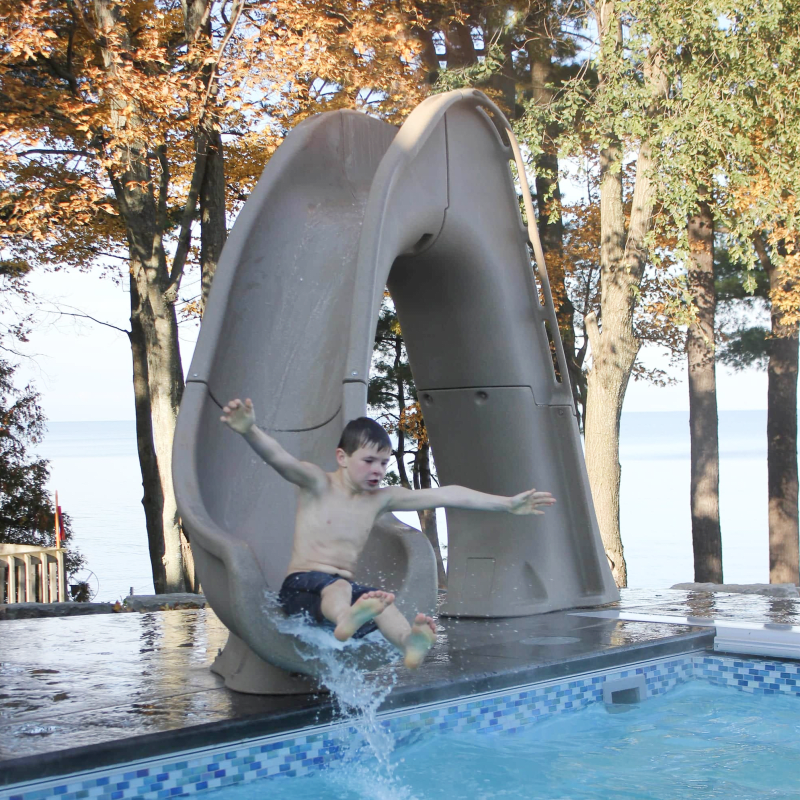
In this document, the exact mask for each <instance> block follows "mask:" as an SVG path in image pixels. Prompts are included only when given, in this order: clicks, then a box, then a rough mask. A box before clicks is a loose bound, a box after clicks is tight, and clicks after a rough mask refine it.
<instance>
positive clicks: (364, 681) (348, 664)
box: [277, 616, 416, 800]
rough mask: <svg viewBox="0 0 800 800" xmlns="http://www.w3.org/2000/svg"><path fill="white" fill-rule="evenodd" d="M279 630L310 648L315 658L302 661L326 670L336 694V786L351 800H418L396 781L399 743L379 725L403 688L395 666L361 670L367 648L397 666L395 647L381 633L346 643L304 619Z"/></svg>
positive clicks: (322, 677) (324, 680) (332, 771)
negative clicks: (395, 692)
mask: <svg viewBox="0 0 800 800" xmlns="http://www.w3.org/2000/svg"><path fill="white" fill-rule="evenodd" d="M277 627H278V629H279V630H280V631H281V632H282V633H287V634H290V635H292V636H295V637H297V638H298V639H299V640H300V641H301V642H303V643H304V644H305V645H307V646H308V650H309V651H310V652H309V653H308V655H304V654H303V653H301V655H302V657H303V658H305V659H306V660H309V661H310V660H312V659H313V660H315V661H316V662H317V664H318V665H321V667H322V669H321V670H320V671H319V673H318V674H317V676H316V677H317V679H318V680H319V682H320V684H322V685H323V686H324V687H325V688H326V689H328V691H329V692H330V694H331V700H332V701H333V705H334V718H335V720H336V722H337V723H339V724H338V726H337V728H336V729H335V730H334V732H333V735H334V737H335V738H336V739H337V744H338V745H339V747H340V752H341V760H340V761H338V762H335V763H334V764H333V765H332V766H331V767H330V768H329V770H328V778H329V779H330V780H331V782H332V783H333V784H334V785H335V786H336V787H337V788H339V789H341V790H343V791H345V792H346V793H347V795H348V796H350V797H353V796H355V797H364V798H371V799H372V800H416V798H415V796H414V795H413V794H412V792H411V790H410V789H408V788H407V787H405V786H403V785H402V784H401V783H400V782H399V781H398V780H397V778H396V777H395V776H394V769H395V765H394V763H393V760H392V754H393V752H394V748H395V739H394V736H393V734H392V733H391V731H390V730H389V728H388V727H386V726H384V725H381V723H380V721H379V720H378V709H379V708H380V706H381V705H382V703H383V701H384V700H385V699H386V697H387V696H388V695H389V693H390V692H391V691H392V689H393V688H394V686H395V684H396V683H397V673H396V670H395V668H394V666H390V667H389V668H388V669H385V670H381V671H380V672H379V673H374V672H373V673H369V672H365V671H363V670H361V669H359V667H358V660H359V659H358V653H359V651H360V650H361V649H362V648H365V647H366V648H370V649H371V650H372V651H373V652H374V651H375V650H376V649H378V650H379V651H380V650H383V651H384V652H385V655H386V661H387V663H389V664H390V663H391V662H392V661H397V660H398V658H399V653H398V651H397V650H396V648H395V647H394V645H392V644H391V643H390V642H388V641H387V640H386V639H384V638H383V636H382V635H381V633H380V632H379V631H374V632H373V633H370V634H368V635H367V636H365V637H364V638H362V639H348V640H347V641H346V642H340V641H339V640H338V639H336V638H335V637H334V635H333V632H332V631H330V630H328V629H326V628H324V627H322V626H320V625H318V624H316V623H314V622H312V621H309V620H308V619H307V618H304V617H300V616H294V617H287V618H284V619H281V620H279V621H278V623H277Z"/></svg>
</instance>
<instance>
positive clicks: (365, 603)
mask: <svg viewBox="0 0 800 800" xmlns="http://www.w3.org/2000/svg"><path fill="white" fill-rule="evenodd" d="M393 602H394V595H393V594H392V593H391V592H380V591H375V592H365V593H364V594H362V595H361V597H359V598H358V600H356V602H355V603H353V605H352V606H350V608H349V609H348V610H347V613H346V614H345V616H344V618H343V619H341V620H340V621H339V624H338V625H337V626H336V628H335V630H334V631H333V635H334V636H335V637H336V638H337V639H338V640H339V641H340V642H344V641H347V639H349V638H350V637H351V636H352V635H353V634H354V633H355V632H356V631H357V630H358V629H359V628H360V627H361V626H362V625H364V624H365V623H367V622H369V621H370V620H371V619H375V617H377V616H378V614H381V613H382V612H383V610H384V609H385V608H386V606H388V605H391V604H392V603H393Z"/></svg>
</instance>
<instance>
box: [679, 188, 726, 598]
mask: <svg viewBox="0 0 800 800" xmlns="http://www.w3.org/2000/svg"><path fill="white" fill-rule="evenodd" d="M687 232H688V236H689V248H690V251H691V262H690V265H689V291H690V292H691V295H692V301H693V303H694V306H695V310H696V315H697V316H696V318H695V321H694V322H693V323H692V324H691V325H690V326H689V330H688V331H687V337H686V356H687V361H688V370H689V430H690V435H691V508H692V547H693V549H694V579H695V581H697V582H698V583H722V582H723V580H722V533H721V531H720V524H719V436H718V430H717V428H718V419H717V380H716V371H715V367H714V351H715V337H714V316H715V312H716V302H717V301H716V291H715V287H714V218H713V216H712V214H711V207H710V206H709V204H708V202H707V201H706V200H701V201H700V203H699V209H698V211H697V213H696V214H694V215H692V216H690V217H689V222H688V226H687Z"/></svg>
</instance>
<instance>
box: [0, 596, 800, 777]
mask: <svg viewBox="0 0 800 800" xmlns="http://www.w3.org/2000/svg"><path fill="white" fill-rule="evenodd" d="M608 608H609V609H619V610H621V611H629V612H637V613H639V614H654V615H658V616H666V617H670V616H676V617H686V616H694V617H706V618H708V617H716V618H726V619H732V618H735V619H740V620H748V621H753V622H790V623H791V622H797V621H799V620H800V601H798V600H790V599H782V598H781V599H776V598H768V597H758V596H746V595H720V594H715V595H710V594H705V593H693V592H683V591H677V590H660V591H643V590H626V591H624V592H623V599H622V601H621V603H619V604H613V605H612V606H609V607H608ZM712 636H713V631H711V630H709V629H708V628H699V627H694V626H691V625H683V624H665V623H663V622H660V623H652V622H641V621H636V622H633V621H624V620H618V619H603V618H592V617H586V616H582V615H576V614H575V613H570V612H556V613H552V614H545V615H540V616H536V617H520V618H515V619H504V620H474V619H440V620H439V632H438V640H437V644H436V646H435V648H434V649H433V651H432V652H431V654H430V656H429V658H428V660H427V661H426V662H425V664H424V665H423V666H422V668H420V669H419V670H417V671H415V672H411V671H408V670H405V669H403V668H400V669H397V670H396V677H395V680H396V686H395V688H394V690H393V691H392V693H391V695H390V696H389V699H388V701H387V706H391V707H402V706H407V705H413V704H417V703H421V702H433V701H435V700H442V699H447V698H449V697H456V696H462V695H468V694H472V693H476V692H481V691H489V690H494V689H499V688H505V687H506V686H513V685H520V684H524V683H529V682H533V681H536V680H545V679H549V678H555V677H562V676H566V675H570V674H576V673H579V672H585V671H588V670H592V669H600V668H604V667H610V666H614V665H617V664H623V663H629V662H631V661H638V660H643V659H646V658H653V657H659V656H662V655H669V654H672V653H677V652H686V651H688V650H693V649H702V648H705V647H708V646H710V644H711V641H712V638H711V637H712ZM226 637H227V631H226V630H225V628H224V626H223V625H222V624H221V623H220V622H219V620H218V619H217V617H216V616H215V615H214V613H213V611H211V609H210V608H204V609H191V610H174V611H165V612H152V613H143V614H113V615H101V616H89V617H74V616H73V617H65V618H40V619H19V620H8V621H4V622H0V687H1V688H0V785H2V784H8V783H11V782H14V781H17V780H21V779H23V778H26V777H31V776H33V775H36V776H39V777H42V776H43V775H44V774H58V772H59V771H65V770H67V769H73V768H75V764H76V763H80V764H81V765H82V766H83V768H85V767H86V766H88V763H87V759H88V760H89V761H91V762H92V765H94V766H99V765H100V764H101V763H113V761H114V760H124V758H125V755H124V753H125V752H126V748H129V747H130V748H135V752H136V755H137V756H144V755H147V754H149V753H156V752H169V751H170V750H175V749H183V748H184V747H190V746H201V745H202V744H209V743H211V742H214V741H218V740H224V741H229V740H232V739H238V738H245V737H246V736H255V735H264V734H265V733H268V732H272V731H278V730H286V729H289V728H293V727H301V726H303V725H308V724H313V723H314V722H317V721H325V720H326V719H329V718H330V716H331V708H330V701H329V698H327V697H326V696H325V695H321V696H300V697H297V696H290V697H258V696H252V695H241V694H237V693H235V692H232V691H230V690H228V689H226V688H225V686H224V685H223V683H222V681H221V679H219V678H218V677H217V676H215V675H213V674H212V673H211V672H210V671H209V669H208V667H209V664H210V663H211V662H212V661H213V659H214V657H215V656H216V654H217V652H218V650H219V648H221V647H222V646H223V645H224V643H225V640H226ZM381 672H382V673H385V674H386V676H387V679H388V677H389V672H390V670H389V669H386V670H382V671H381ZM75 748H79V749H75Z"/></svg>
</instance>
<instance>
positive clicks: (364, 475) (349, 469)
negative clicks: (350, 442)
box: [336, 444, 392, 492]
mask: <svg viewBox="0 0 800 800" xmlns="http://www.w3.org/2000/svg"><path fill="white" fill-rule="evenodd" d="M391 455H392V451H391V450H389V449H387V448H383V449H380V448H378V446H377V445H374V444H368V445H365V446H364V447H359V448H358V450H356V451H355V452H353V453H352V454H351V455H347V453H345V451H344V450H342V449H341V448H338V449H337V450H336V461H337V462H338V464H339V469H341V470H343V471H344V472H345V474H346V475H347V478H348V480H349V481H350V482H351V484H352V485H353V487H354V488H356V489H358V490H359V491H362V492H369V491H372V490H374V489H377V488H379V487H380V485H381V481H383V479H384V477H385V476H386V470H387V468H388V467H389V457H390V456H391Z"/></svg>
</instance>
